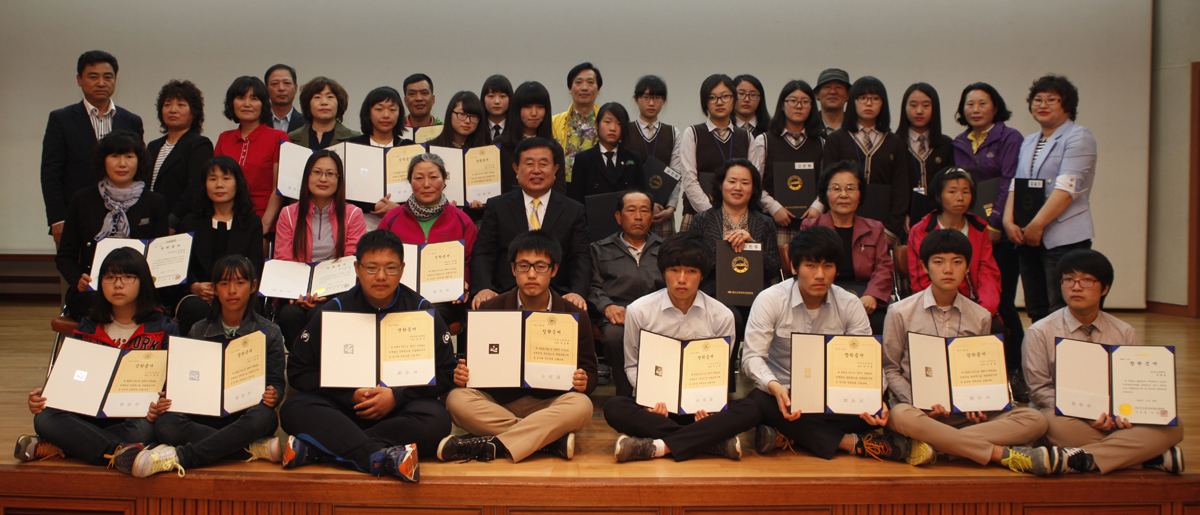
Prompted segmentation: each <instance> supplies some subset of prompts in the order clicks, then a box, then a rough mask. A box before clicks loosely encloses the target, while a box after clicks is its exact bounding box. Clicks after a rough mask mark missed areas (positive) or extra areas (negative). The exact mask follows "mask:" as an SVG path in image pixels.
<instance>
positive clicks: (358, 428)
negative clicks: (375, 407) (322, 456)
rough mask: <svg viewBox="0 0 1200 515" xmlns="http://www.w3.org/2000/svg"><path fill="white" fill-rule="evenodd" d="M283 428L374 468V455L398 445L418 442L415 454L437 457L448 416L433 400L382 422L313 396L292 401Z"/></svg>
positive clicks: (282, 416) (413, 403)
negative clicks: (372, 457) (372, 463)
mask: <svg viewBox="0 0 1200 515" xmlns="http://www.w3.org/2000/svg"><path fill="white" fill-rule="evenodd" d="M279 420H280V422H281V424H282V426H283V430H284V431H285V432H287V434H289V435H293V436H296V437H303V439H304V440H305V441H309V442H314V443H316V444H317V445H318V446H319V447H320V448H321V449H322V450H324V451H326V452H327V453H329V454H331V455H332V456H333V457H334V458H335V459H336V460H337V461H339V462H342V463H343V464H345V465H350V466H354V467H356V468H357V469H358V470H359V472H367V471H370V470H371V454H373V453H375V452H377V451H380V450H382V449H385V448H388V447H393V446H397V445H408V444H410V443H415V444H417V456H418V457H419V456H435V455H436V454H437V446H438V443H439V442H441V441H442V438H445V437H446V436H448V435H449V434H450V413H448V412H447V411H446V407H445V406H443V405H442V403H440V402H438V401H436V400H434V399H416V400H412V401H409V402H408V403H407V404H405V405H403V406H398V407H396V408H395V409H393V410H392V412H391V413H388V414H387V416H386V417H383V418H382V419H380V420H366V419H363V418H359V416H358V415H356V414H355V412H354V410H353V409H352V408H350V407H346V406H341V405H339V404H338V403H337V402H335V401H334V400H332V399H330V398H328V397H326V396H324V395H321V394H319V393H314V392H304V393H298V394H296V395H293V396H291V397H288V399H287V400H286V401H284V403H283V406H282V407H281V408H280V410H279Z"/></svg>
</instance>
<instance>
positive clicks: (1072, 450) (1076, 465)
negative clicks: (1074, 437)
mask: <svg viewBox="0 0 1200 515" xmlns="http://www.w3.org/2000/svg"><path fill="white" fill-rule="evenodd" d="M1050 452H1052V453H1057V454H1058V455H1057V456H1055V458H1056V459H1055V462H1056V463H1055V467H1054V470H1053V471H1052V473H1054V474H1082V473H1084V472H1088V471H1090V470H1092V455H1091V454H1088V453H1087V452H1086V451H1084V450H1083V449H1080V448H1078V447H1051V448H1050Z"/></svg>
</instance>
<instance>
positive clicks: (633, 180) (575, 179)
mask: <svg viewBox="0 0 1200 515" xmlns="http://www.w3.org/2000/svg"><path fill="white" fill-rule="evenodd" d="M603 150H604V149H603V148H601V147H600V145H599V144H597V145H596V146H594V147H592V148H589V149H587V150H584V151H583V152H580V153H579V154H577V155H576V156H575V167H574V168H572V170H573V171H572V172H571V182H569V183H567V196H568V197H571V198H572V199H574V200H575V201H576V202H579V203H580V204H583V203H584V199H585V198H586V197H587V196H588V195H599V194H601V193H612V192H616V191H625V190H627V189H630V188H637V189H643V188H644V187H645V186H644V184H645V182H646V181H645V178H644V177H645V175H644V173H643V171H642V160H641V158H639V157H638V154H637V152H634V151H632V150H629V149H627V148H625V147H622V146H617V153H616V156H614V157H616V160H617V167H616V171H615V172H614V173H611V174H610V173H609V170H608V167H607V166H606V165H605V164H604V154H603Z"/></svg>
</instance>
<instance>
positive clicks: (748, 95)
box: [737, 91, 762, 100]
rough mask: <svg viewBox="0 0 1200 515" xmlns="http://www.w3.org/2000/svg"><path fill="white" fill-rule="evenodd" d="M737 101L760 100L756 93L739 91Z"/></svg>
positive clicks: (760, 96)
mask: <svg viewBox="0 0 1200 515" xmlns="http://www.w3.org/2000/svg"><path fill="white" fill-rule="evenodd" d="M737 97H738V100H758V99H760V98H762V95H759V94H758V93H757V92H751V91H739V92H738V94H737Z"/></svg>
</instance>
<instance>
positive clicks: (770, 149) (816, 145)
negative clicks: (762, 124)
mask: <svg viewBox="0 0 1200 515" xmlns="http://www.w3.org/2000/svg"><path fill="white" fill-rule="evenodd" d="M806 134H807V133H806ZM765 138H766V143H767V154H766V158H765V159H764V160H763V169H762V170H759V172H761V173H762V184H763V189H764V190H766V192H767V193H770V194H771V195H772V196H774V195H775V163H812V164H813V170H816V175H817V177H818V179H819V178H820V175H821V167H822V163H821V158H822V156H823V150H822V147H821V138H818V137H815V136H809V137H807V138H805V139H804V143H802V144H800V148H793V147H792V144H791V143H788V141H787V139H786V138H784V137H783V136H780V135H778V134H775V133H771V132H768V133H767V135H766V137H765ZM796 214H797V216H799V213H796Z"/></svg>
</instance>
